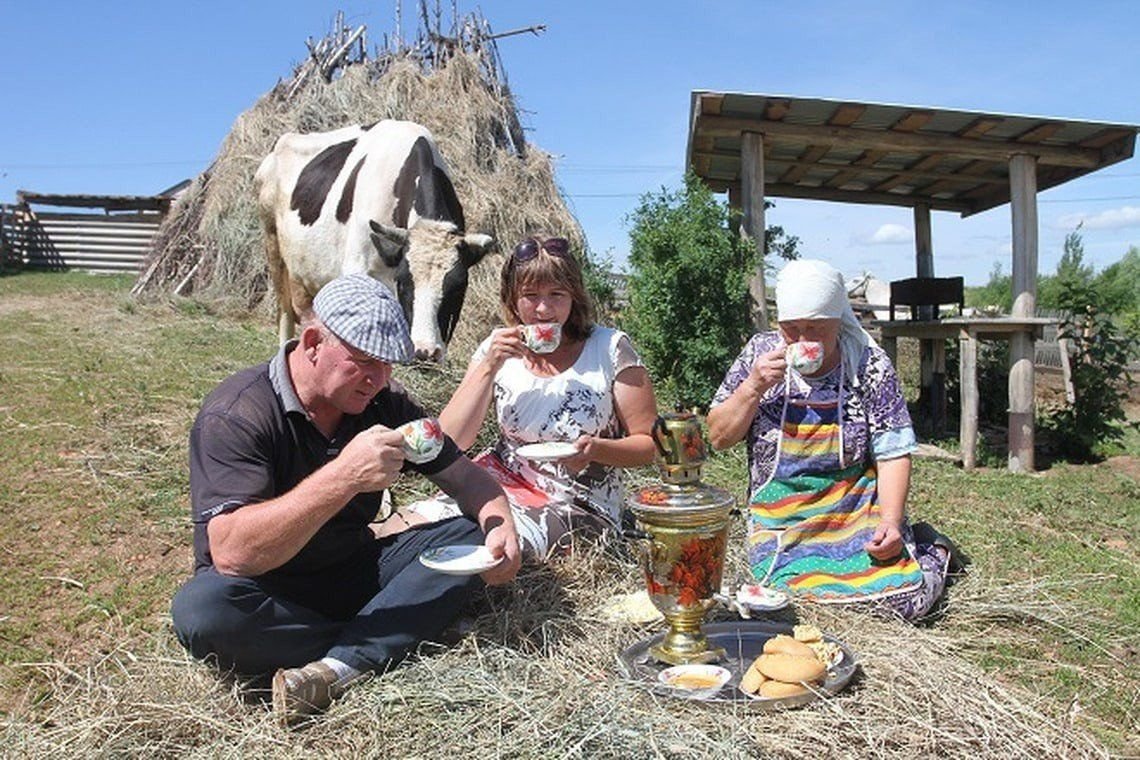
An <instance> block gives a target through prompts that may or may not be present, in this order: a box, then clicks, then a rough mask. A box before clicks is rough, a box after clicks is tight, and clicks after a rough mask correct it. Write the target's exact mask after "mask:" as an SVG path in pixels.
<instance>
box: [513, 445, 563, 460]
mask: <svg viewBox="0 0 1140 760" xmlns="http://www.w3.org/2000/svg"><path fill="white" fill-rule="evenodd" d="M515 452H516V453H517V454H518V455H519V456H520V457H522V458H523V459H529V460H531V461H532V462H555V461H557V460H559V459H566V458H567V457H572V456H574V455H575V454H577V453H578V447H577V446H575V445H574V444H572V443H569V442H567V441H540V442H539V443H528V444H526V445H525V446H519V447H518V448H517V449H515Z"/></svg>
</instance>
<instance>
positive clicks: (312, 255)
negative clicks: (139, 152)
mask: <svg viewBox="0 0 1140 760" xmlns="http://www.w3.org/2000/svg"><path fill="white" fill-rule="evenodd" d="M255 183H256V186H257V198H258V214H259V216H260V218H261V226H262V230H263V231H264V233H265V247H266V254H267V256H268V257H269V272H270V275H271V277H272V279H273V285H274V288H275V289H276V291H277V304H278V308H279V310H280V318H279V321H278V333H279V335H280V338H281V340H282V341H285V340H288V339H289V338H290V337H292V335H293V330H294V326H295V324H296V321H297V320H298V319H299V318H301V317H302V316H304V315H305V313H306V312H307V311H309V309H311V307H312V302H313V296H315V295H316V293H317V291H318V290H319V289H320V288H321V286H322V285H324V284H325V283H326V282H328V281H329V280H331V279H333V278H335V277H338V276H340V275H341V274H350V273H355V272H365V273H367V274H369V275H371V276H373V277H375V278H376V279H378V280H380V281H381V282H383V283H384V284H385V285H387V286H388V287H389V288H391V289H392V292H394V293H396V294H397V296H398V297H399V299H400V304H401V305H402V306H403V308H404V314H405V315H406V316H407V318H408V323H409V324H410V325H411V330H412V342H413V343H414V344H415V349H416V358H417V359H419V360H428V361H442V360H443V357H444V354H445V352H446V347H447V342H448V341H449V340H450V339H451V335H452V333H453V332H454V330H455V324H456V322H457V321H458V319H459V312H460V309H461V308H462V307H463V298H464V296H465V295H466V292H467V271H468V269H469V268H470V267H472V266H473V265H475V264H477V263H478V262H479V261H480V260H481V259H482V258H483V256H484V254H485V253H486V252H487V251H488V250H489V249H490V246H491V242H492V241H491V238H490V236H488V235H480V234H469V233H467V232H466V231H465V225H464V222H463V208H462V207H461V206H460V205H459V199H458V198H457V197H456V195H455V188H454V187H453V186H452V184H451V179H450V178H449V177H448V173H447V167H446V165H445V164H444V162H443V159H442V157H441V156H440V154H439V149H438V148H437V147H436V145H435V141H434V140H433V139H432V136H431V133H430V132H428V130H426V129H425V128H424V127H422V126H420V125H419V124H413V123H412V122H408V121H390V120H386V121H381V122H377V123H376V124H373V125H371V126H366V127H361V126H353V127H345V128H344V129H337V130H334V131H331V132H318V133H312V134H297V133H292V132H290V133H287V134H284V135H282V136H281V137H280V138H278V140H277V144H276V145H274V147H273V152H271V153H270V154H269V155H268V156H266V157H265V159H264V160H263V161H262V162H261V166H260V167H258V170H257V174H256V176H255Z"/></svg>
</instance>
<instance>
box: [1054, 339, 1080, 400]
mask: <svg viewBox="0 0 1140 760" xmlns="http://www.w3.org/2000/svg"><path fill="white" fill-rule="evenodd" d="M1071 344H1072V341H1071V340H1069V339H1068V338H1058V339H1057V348H1058V349H1060V351H1061V377H1062V379H1064V381H1065V400H1066V401H1068V402H1069V403H1070V404H1075V403H1077V389H1076V388H1075V387H1074V386H1073V364H1072V357H1071V356H1070V355H1069V349H1070V346H1071Z"/></svg>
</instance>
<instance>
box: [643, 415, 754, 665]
mask: <svg viewBox="0 0 1140 760" xmlns="http://www.w3.org/2000/svg"><path fill="white" fill-rule="evenodd" d="M653 440H654V442H655V443H656V445H657V453H658V465H659V467H660V468H661V480H662V482H661V484H660V485H651V486H646V487H644V488H641V489H640V490H638V491H637V492H636V493H635V494H634V495H633V496H631V497H630V498H629V500H628V504H629V508H630V511H631V512H633V516H634V518H635V519H636V521H637V527H638V528H639V529H640V531H642V537H643V538H644V539H645V541H646V550H645V554H644V557H643V565H642V567H643V569H644V570H645V582H646V585H647V586H648V587H649V598H650V599H651V600H652V601H653V606H655V607H656V608H657V609H658V610H660V611H661V614H662V615H664V616H665V621H666V622H667V623H668V624H669V631H668V632H667V633H666V634H665V637H664V638H663V639H662V641H661V643H660V644H657V645H654V646H651V647H650V648H649V654H650V655H651V656H652V657H653V658H655V659H657V660H660V661H661V662H667V663H669V664H671V665H681V664H685V663H690V662H716V661H718V660H720V659H721V658H723V657H724V650H723V649H711V648H710V647H709V644H708V639H707V638H706V637H705V635H704V633H703V632H702V631H701V622H702V621H703V620H704V617H705V613H707V612H708V610H709V609H710V608H711V607H712V606H713V605H714V604H715V603H716V601H715V599H714V595H715V594H717V593H719V592H720V586H721V577H722V575H723V574H724V556H725V549H726V546H727V543H728V521H729V515H730V513H731V511H732V508H733V506H735V503H736V500H735V499H734V498H733V497H732V495H731V494H729V493H728V492H727V491H725V490H723V489H720V488H714V487H713V486H707V485H705V484H703V483H701V465H702V464H703V463H704V461H705V443H704V438H703V437H702V436H701V426H700V422H698V420H697V417H696V415H694V414H690V413H687V412H677V413H672V414H665V415H662V416H661V417H658V418H657V420H656V421H655V422H654V425H653Z"/></svg>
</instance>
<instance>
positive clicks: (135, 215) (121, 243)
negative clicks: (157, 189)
mask: <svg viewBox="0 0 1140 760" xmlns="http://www.w3.org/2000/svg"><path fill="white" fill-rule="evenodd" d="M162 216H163V215H162V214H161V213H158V212H154V211H132V212H128V213H114V214H108V213H102V214H100V213H88V214H82V213H58V212H43V211H36V210H33V209H30V208H28V207H27V206H18V205H16V206H13V205H5V206H3V207H2V209H0V217H2V219H0V222H2V223H0V245H2V246H3V252H4V262H3V263H4V264H5V265H6V266H8V267H11V266H12V264H13V263H15V264H16V265H19V266H22V267H25V268H28V269H53V270H64V269H77V270H81V271H88V272H137V271H139V269H140V268H141V266H142V262H143V259H144V258H146V255H147V253H148V252H149V251H150V247H151V243H152V241H153V240H154V236H155V233H156V232H157V231H158V226H159V224H160V223H161V222H162Z"/></svg>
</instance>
